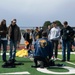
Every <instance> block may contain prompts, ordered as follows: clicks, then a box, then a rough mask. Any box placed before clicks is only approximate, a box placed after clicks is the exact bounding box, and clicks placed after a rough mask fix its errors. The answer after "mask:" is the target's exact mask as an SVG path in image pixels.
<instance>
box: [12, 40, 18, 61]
mask: <svg viewBox="0 0 75 75" xmlns="http://www.w3.org/2000/svg"><path fill="white" fill-rule="evenodd" d="M13 44H14V50H13V53H12V59H13V60H15V55H16V48H17V41H14V42H13Z"/></svg>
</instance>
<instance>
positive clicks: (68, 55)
mask: <svg viewBox="0 0 75 75" xmlns="http://www.w3.org/2000/svg"><path fill="white" fill-rule="evenodd" d="M70 44H71V43H70V41H65V40H62V60H66V48H67V60H68V61H69V60H70V51H71V50H70Z"/></svg>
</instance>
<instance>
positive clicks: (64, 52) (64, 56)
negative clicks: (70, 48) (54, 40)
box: [62, 40, 66, 61]
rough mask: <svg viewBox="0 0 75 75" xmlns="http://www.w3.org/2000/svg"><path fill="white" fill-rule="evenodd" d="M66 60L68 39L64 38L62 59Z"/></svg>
mask: <svg viewBox="0 0 75 75" xmlns="http://www.w3.org/2000/svg"><path fill="white" fill-rule="evenodd" d="M65 60H66V41H65V40H62V61H65Z"/></svg>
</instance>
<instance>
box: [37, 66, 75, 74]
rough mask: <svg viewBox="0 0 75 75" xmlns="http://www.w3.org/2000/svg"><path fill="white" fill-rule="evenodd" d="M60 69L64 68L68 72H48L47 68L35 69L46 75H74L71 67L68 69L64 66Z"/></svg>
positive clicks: (74, 71)
mask: <svg viewBox="0 0 75 75" xmlns="http://www.w3.org/2000/svg"><path fill="white" fill-rule="evenodd" d="M61 68H65V69H68V70H69V71H68V72H54V71H50V70H48V69H47V68H37V71H39V72H42V73H46V74H64V75H66V74H75V68H72V67H68V66H64V67H61Z"/></svg>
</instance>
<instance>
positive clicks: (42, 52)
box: [32, 21, 75, 67]
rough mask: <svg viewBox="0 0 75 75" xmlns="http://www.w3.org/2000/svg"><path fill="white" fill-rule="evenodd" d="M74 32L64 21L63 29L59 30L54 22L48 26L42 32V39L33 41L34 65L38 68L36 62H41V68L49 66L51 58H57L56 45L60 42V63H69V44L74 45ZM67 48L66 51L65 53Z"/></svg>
mask: <svg viewBox="0 0 75 75" xmlns="http://www.w3.org/2000/svg"><path fill="white" fill-rule="evenodd" d="M74 34H75V32H74V30H73V29H72V27H70V26H69V25H68V22H67V21H64V23H63V28H62V29H60V27H58V25H57V23H56V22H53V23H52V27H51V26H50V25H49V26H48V29H47V30H45V31H43V32H42V34H41V35H42V38H39V39H37V40H36V41H35V44H34V49H35V50H34V63H35V66H32V67H37V66H38V61H42V64H41V67H44V66H49V65H51V64H50V60H51V57H52V56H54V57H55V59H57V57H58V43H59V40H60V39H61V40H62V61H63V62H64V61H66V60H67V61H70V52H71V48H70V47H71V44H72V43H74V41H73V40H74ZM66 48H67V51H66ZM66 52H67V56H66Z"/></svg>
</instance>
